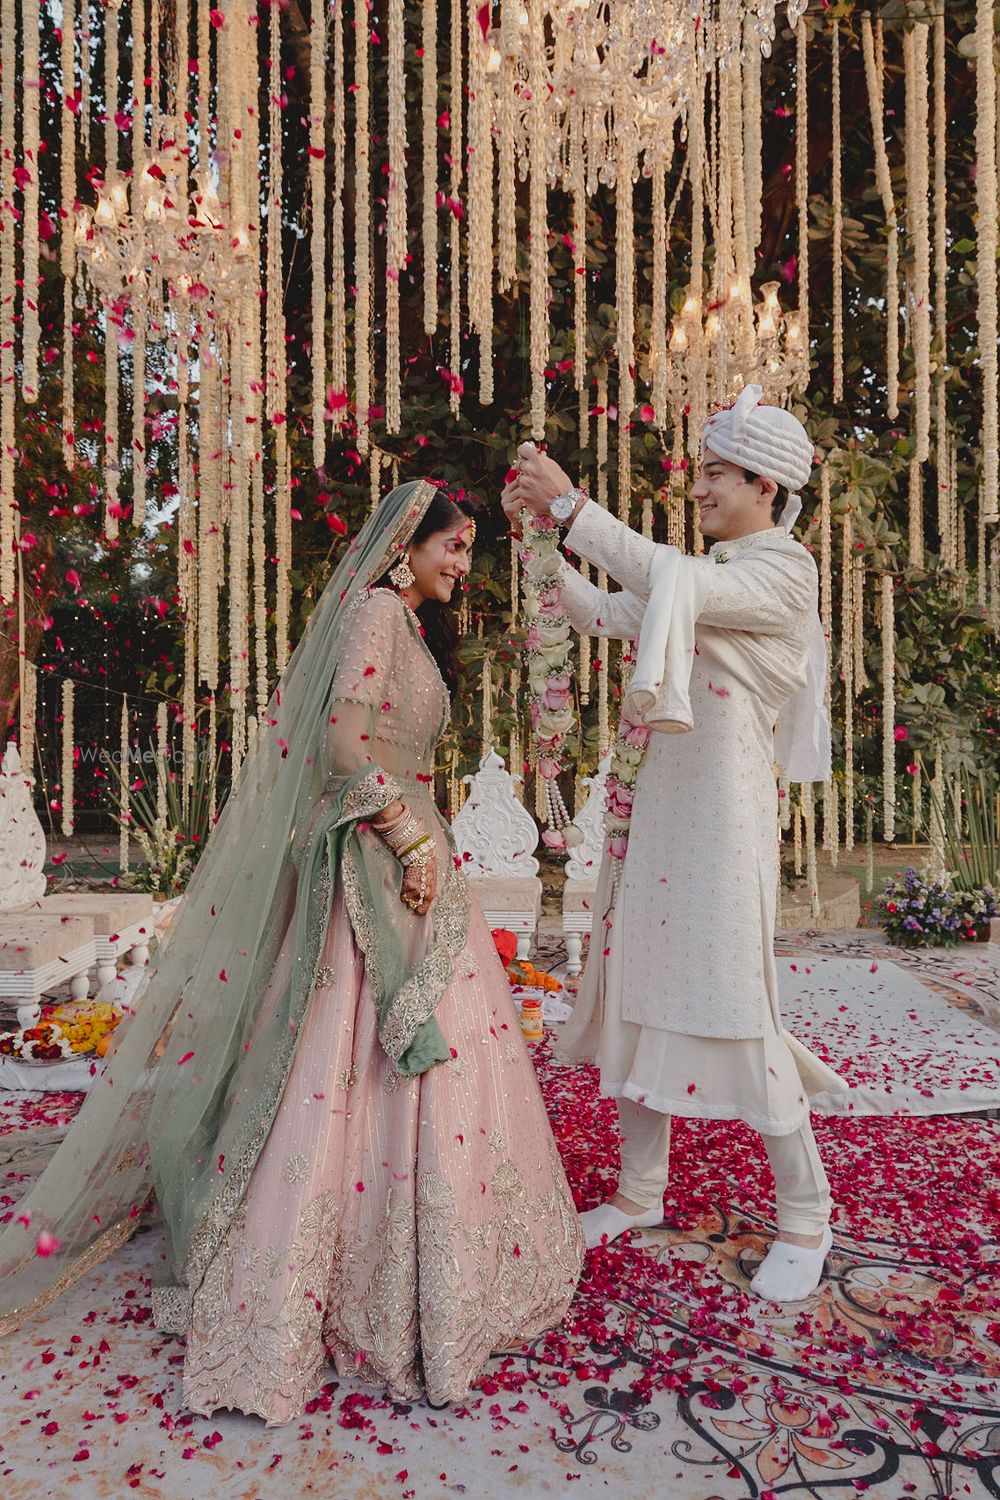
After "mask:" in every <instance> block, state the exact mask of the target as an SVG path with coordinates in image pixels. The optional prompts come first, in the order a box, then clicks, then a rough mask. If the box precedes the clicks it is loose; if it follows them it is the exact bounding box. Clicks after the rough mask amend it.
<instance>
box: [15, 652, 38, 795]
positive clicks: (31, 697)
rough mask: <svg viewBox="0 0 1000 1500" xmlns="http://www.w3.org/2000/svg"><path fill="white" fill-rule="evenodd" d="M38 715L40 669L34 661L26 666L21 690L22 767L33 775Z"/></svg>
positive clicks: (27, 773)
mask: <svg viewBox="0 0 1000 1500" xmlns="http://www.w3.org/2000/svg"><path fill="white" fill-rule="evenodd" d="M37 713H38V668H37V667H36V666H35V664H34V662H33V661H26V662H25V664H24V686H23V687H22V689H21V722H20V731H21V732H20V738H19V742H18V743H19V746H20V754H21V766H22V768H23V769H24V772H25V774H26V775H31V768H32V766H33V764H34V760H35V721H36V716H37Z"/></svg>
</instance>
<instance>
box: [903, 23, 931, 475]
mask: <svg viewBox="0 0 1000 1500" xmlns="http://www.w3.org/2000/svg"><path fill="white" fill-rule="evenodd" d="M927 40H928V27H927V26H926V25H924V24H921V23H918V24H917V25H915V26H913V27H912V28H911V29H910V30H908V31H904V32H903V63H904V73H905V80H906V230H907V238H908V240H909V243H910V251H911V256H912V261H913V271H912V279H911V282H910V296H909V308H908V312H909V324H910V342H911V344H912V346H913V363H914V383H913V397H914V400H913V408H914V429H915V432H916V440H917V458H918V459H919V460H920V462H921V463H925V462H926V460H927V458H928V457H929V454H930V428H931V261H930V250H931V240H930V215H929V210H928V191H929V186H930V143H929V140H928V135H927V120H928V90H927Z"/></svg>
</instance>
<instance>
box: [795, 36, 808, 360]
mask: <svg viewBox="0 0 1000 1500" xmlns="http://www.w3.org/2000/svg"><path fill="white" fill-rule="evenodd" d="M808 46H809V33H808V30H807V29H806V18H805V16H801V17H800V18H799V24H798V26H797V27H796V29H795V201H796V204H797V207H798V216H799V241H798V251H799V260H798V268H797V274H798V284H799V321H800V325H801V328H802V337H803V338H804V339H808V337H809V332H808V330H809V66H808V63H809V55H808Z"/></svg>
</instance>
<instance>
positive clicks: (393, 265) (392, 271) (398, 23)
mask: <svg viewBox="0 0 1000 1500" xmlns="http://www.w3.org/2000/svg"><path fill="white" fill-rule="evenodd" d="M405 43H406V38H405V36H404V32H403V0H389V180H388V186H387V189H386V194H387V200H386V247H385V427H386V431H387V432H389V433H398V432H399V422H400V416H401V411H400V396H401V393H400V363H399V362H400V352H399V278H400V275H401V273H402V270H403V267H404V265H405V264H406V75H405V70H404V67H403V53H404V48H405Z"/></svg>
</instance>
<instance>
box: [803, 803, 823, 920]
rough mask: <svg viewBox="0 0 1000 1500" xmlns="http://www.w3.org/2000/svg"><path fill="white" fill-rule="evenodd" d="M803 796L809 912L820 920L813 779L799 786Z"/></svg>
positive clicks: (813, 917)
mask: <svg viewBox="0 0 1000 1500" xmlns="http://www.w3.org/2000/svg"><path fill="white" fill-rule="evenodd" d="M799 793H800V796H801V797H802V815H803V823H804V827H805V846H806V889H807V890H808V892H809V914H810V916H811V917H812V919H813V921H814V922H818V921H819V916H820V904H819V872H818V870H817V868H816V801H815V791H814V789H813V784H812V782H811V781H805V782H803V783H802V784H801V786H800V787H799Z"/></svg>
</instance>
